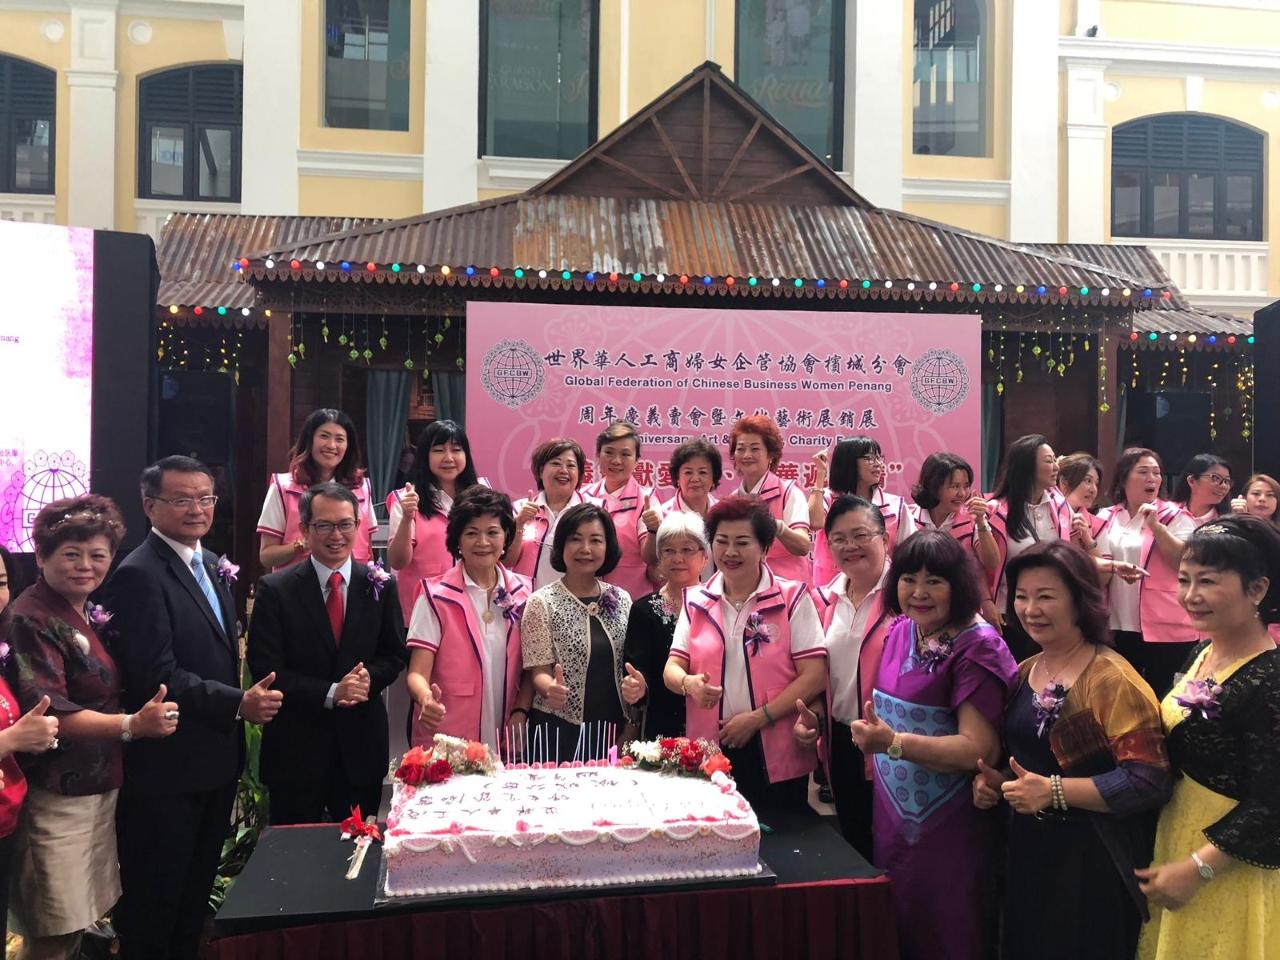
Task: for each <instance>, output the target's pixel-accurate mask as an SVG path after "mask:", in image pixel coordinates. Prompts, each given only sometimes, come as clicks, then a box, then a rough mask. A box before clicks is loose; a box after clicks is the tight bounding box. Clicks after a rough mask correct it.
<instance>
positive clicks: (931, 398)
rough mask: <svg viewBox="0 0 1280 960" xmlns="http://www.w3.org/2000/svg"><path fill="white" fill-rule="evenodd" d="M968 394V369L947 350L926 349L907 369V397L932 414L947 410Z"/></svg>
mask: <svg viewBox="0 0 1280 960" xmlns="http://www.w3.org/2000/svg"><path fill="white" fill-rule="evenodd" d="M968 395H969V371H968V370H966V369H965V366H964V361H963V360H961V359H960V358H959V357H958V356H956V355H955V354H954V353H952V352H951V351H950V350H930V351H929V352H928V353H926V354H925V355H924V356H922V357H921V358H920V359H919V360H917V361H916V362H915V363H914V364H913V365H912V368H911V396H913V397H915V400H916V403H918V404H920V406H922V407H923V408H924V409H926V410H928V411H929V412H930V413H933V414H941V413H950V412H951V411H952V410H954V409H955V408H956V407H958V406H960V404H961V403H963V402H964V398H965V397H967V396H968Z"/></svg>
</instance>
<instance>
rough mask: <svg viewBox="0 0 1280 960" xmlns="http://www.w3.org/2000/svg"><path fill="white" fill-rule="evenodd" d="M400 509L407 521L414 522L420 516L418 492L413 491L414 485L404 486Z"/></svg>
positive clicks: (407, 484)
mask: <svg viewBox="0 0 1280 960" xmlns="http://www.w3.org/2000/svg"><path fill="white" fill-rule="evenodd" d="M400 509H401V511H402V512H403V514H404V518H405V519H406V520H412V519H413V518H414V517H416V516H417V515H418V492H417V491H416V490H414V489H413V484H412V483H406V484H405V485H404V490H403V491H402V492H401V494H400Z"/></svg>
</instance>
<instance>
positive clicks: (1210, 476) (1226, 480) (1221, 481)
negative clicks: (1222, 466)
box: [1197, 473, 1231, 487]
mask: <svg viewBox="0 0 1280 960" xmlns="http://www.w3.org/2000/svg"><path fill="white" fill-rule="evenodd" d="M1197 476H1198V477H1199V479H1201V480H1208V481H1209V482H1210V483H1212V484H1213V485H1214V486H1215V487H1229V486H1231V478H1230V477H1220V476H1218V475H1217V474H1216V473H1201V474H1198V475H1197Z"/></svg>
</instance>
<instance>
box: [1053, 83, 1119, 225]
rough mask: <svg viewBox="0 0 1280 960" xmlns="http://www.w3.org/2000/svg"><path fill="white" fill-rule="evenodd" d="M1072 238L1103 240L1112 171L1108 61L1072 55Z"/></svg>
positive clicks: (1069, 116) (1069, 118) (1069, 191)
mask: <svg viewBox="0 0 1280 960" xmlns="http://www.w3.org/2000/svg"><path fill="white" fill-rule="evenodd" d="M1064 65H1065V68H1066V84H1067V242H1068V243H1102V242H1103V239H1104V238H1105V236H1106V224H1105V222H1104V220H1103V217H1104V214H1105V212H1106V210H1107V208H1108V206H1109V204H1108V203H1107V198H1106V197H1105V196H1104V195H1103V192H1104V188H1105V185H1106V172H1107V167H1106V165H1107V143H1106V140H1107V125H1106V123H1105V121H1104V119H1103V114H1102V103H1103V84H1104V77H1105V75H1106V69H1107V66H1108V61H1106V60H1084V59H1074V58H1072V59H1067V60H1066V61H1064Z"/></svg>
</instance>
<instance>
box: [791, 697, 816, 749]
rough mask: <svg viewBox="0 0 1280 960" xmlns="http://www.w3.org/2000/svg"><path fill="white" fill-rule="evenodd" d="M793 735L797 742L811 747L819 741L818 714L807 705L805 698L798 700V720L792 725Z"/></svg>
mask: <svg viewBox="0 0 1280 960" xmlns="http://www.w3.org/2000/svg"><path fill="white" fill-rule="evenodd" d="M791 735H792V736H793V737H795V738H796V742H797V743H799V744H801V745H803V746H806V747H811V746H813V745H814V744H815V743H817V742H818V715H817V714H816V713H814V712H813V711H812V710H810V709H809V708H808V707H807V706H805V702H804V701H803V700H800V699H797V700H796V722H795V723H794V724H793V725H792V727H791Z"/></svg>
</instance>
